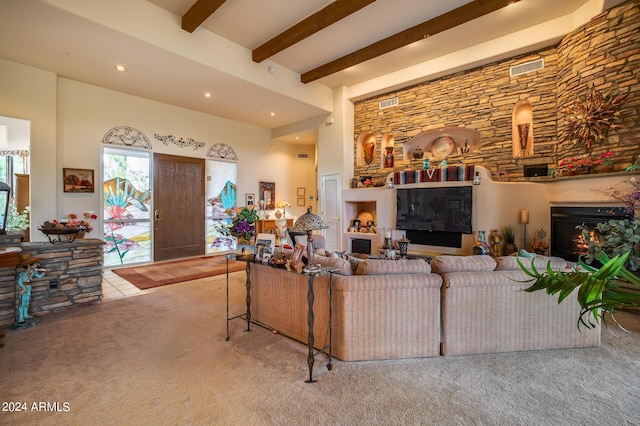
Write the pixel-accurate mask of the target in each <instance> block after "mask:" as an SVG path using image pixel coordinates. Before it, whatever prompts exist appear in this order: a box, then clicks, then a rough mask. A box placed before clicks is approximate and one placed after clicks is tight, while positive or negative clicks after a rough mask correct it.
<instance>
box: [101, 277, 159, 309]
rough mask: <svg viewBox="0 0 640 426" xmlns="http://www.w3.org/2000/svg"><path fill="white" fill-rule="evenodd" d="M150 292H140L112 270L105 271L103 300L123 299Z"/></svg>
mask: <svg viewBox="0 0 640 426" xmlns="http://www.w3.org/2000/svg"><path fill="white" fill-rule="evenodd" d="M146 292H148V290H140V289H139V288H138V287H136V286H135V285H133V284H131V283H130V282H129V281H127V280H125V279H124V278H122V277H120V276H119V275H117V274H116V273H115V272H113V270H111V269H105V270H104V271H103V276H102V300H103V301H104V302H107V301H109V300H116V299H123V298H125V297H130V296H137V295H139V294H144V293H146Z"/></svg>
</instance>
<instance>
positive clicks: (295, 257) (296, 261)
mask: <svg viewBox="0 0 640 426" xmlns="http://www.w3.org/2000/svg"><path fill="white" fill-rule="evenodd" d="M306 249H307V247H306V246H305V245H304V244H300V243H296V245H295V247H294V248H293V253H292V254H291V257H290V258H289V262H290V264H291V266H292V268H293V269H295V270H298V269H299V268H300V266H301V265H302V256H304V252H305V250H306Z"/></svg>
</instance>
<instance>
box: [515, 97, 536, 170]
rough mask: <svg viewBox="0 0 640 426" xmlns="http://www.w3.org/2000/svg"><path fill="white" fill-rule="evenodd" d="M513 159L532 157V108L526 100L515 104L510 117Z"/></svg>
mask: <svg viewBox="0 0 640 426" xmlns="http://www.w3.org/2000/svg"><path fill="white" fill-rule="evenodd" d="M511 133H512V139H513V143H512V146H513V148H512V150H513V156H514V157H528V156H531V155H533V107H532V106H531V102H529V101H528V100H526V99H523V100H520V101H518V102H516V104H515V106H514V107H513V113H512V115H511Z"/></svg>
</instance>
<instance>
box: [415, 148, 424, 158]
mask: <svg viewBox="0 0 640 426" xmlns="http://www.w3.org/2000/svg"><path fill="white" fill-rule="evenodd" d="M423 155H424V152H422V148H420V147H417V148H416V150H415V151H413V158H415V159H416V160H421V159H422V156H423Z"/></svg>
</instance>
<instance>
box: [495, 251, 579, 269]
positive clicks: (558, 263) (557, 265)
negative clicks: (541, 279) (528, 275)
mask: <svg viewBox="0 0 640 426" xmlns="http://www.w3.org/2000/svg"><path fill="white" fill-rule="evenodd" d="M518 259H520V263H522V264H523V265H524V266H525V267H526V268H527V269H531V261H533V265H534V266H535V267H536V269H538V270H539V271H541V272H542V270H546V269H547V263H548V262H551V269H552V270H554V271H559V270H562V269H565V268H566V267H567V261H566V260H564V259H562V258H560V257H554V256H551V257H548V256H542V255H539V254H538V255H536V256H535V257H533V258H524V257H521V256H518V257H516V256H502V257H498V258H496V261H497V262H498V266H496V271H510V270H514V269H521V268H520V265H518Z"/></svg>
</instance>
